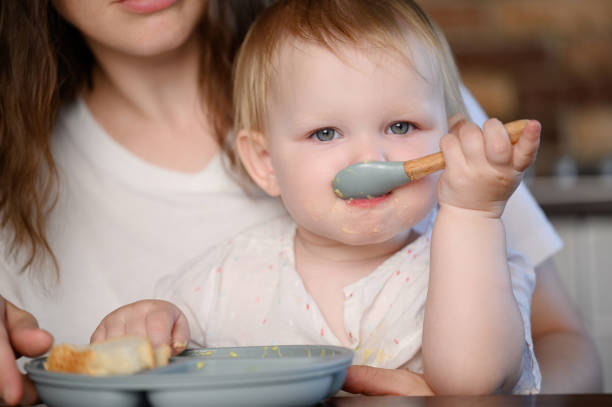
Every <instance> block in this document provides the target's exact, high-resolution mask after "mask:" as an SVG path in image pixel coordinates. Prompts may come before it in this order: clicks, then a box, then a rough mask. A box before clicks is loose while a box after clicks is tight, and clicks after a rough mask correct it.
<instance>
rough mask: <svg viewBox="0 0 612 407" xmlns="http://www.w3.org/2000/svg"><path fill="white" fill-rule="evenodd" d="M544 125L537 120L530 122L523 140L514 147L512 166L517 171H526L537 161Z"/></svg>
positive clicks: (524, 132)
mask: <svg viewBox="0 0 612 407" xmlns="http://www.w3.org/2000/svg"><path fill="white" fill-rule="evenodd" d="M541 131H542V125H541V124H540V123H539V122H538V121H537V120H530V121H529V123H527V125H526V126H525V129H524V130H523V134H522V135H521V138H520V139H519V141H518V142H517V143H516V145H515V146H514V153H513V155H512V166H513V167H514V169H515V170H517V171H524V170H525V169H527V167H529V166H530V165H531V164H532V163H533V161H534V160H535V156H536V153H537V152H538V146H539V145H540V132H541Z"/></svg>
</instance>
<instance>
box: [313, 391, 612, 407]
mask: <svg viewBox="0 0 612 407" xmlns="http://www.w3.org/2000/svg"><path fill="white" fill-rule="evenodd" d="M322 406H324V407H398V406H402V407H451V406H452V407H468V406H469V407H493V406H495V407H499V406H501V407H527V406H529V407H533V406H546V407H549V406H550V407H552V406H564V407H565V406H567V407H574V406H612V394H579V395H574V394H565V395H537V396H515V395H499V396H473V397H472V396H457V397H454V396H436V397H395V396H387V397H333V398H331V399H328V400H326V401H325V402H324V403H322Z"/></svg>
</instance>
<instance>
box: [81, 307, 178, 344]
mask: <svg viewBox="0 0 612 407" xmlns="http://www.w3.org/2000/svg"><path fill="white" fill-rule="evenodd" d="M128 335H137V336H146V337H148V338H149V340H150V341H151V344H152V345H153V347H157V346H159V345H163V344H167V345H169V346H170V347H171V348H172V353H173V354H174V355H176V354H179V353H181V352H182V351H183V350H185V348H186V347H187V343H188V342H189V326H188V323H187V319H186V318H185V315H184V314H183V313H182V312H181V310H180V309H178V307H177V306H176V305H174V304H172V303H170V302H168V301H162V300H143V301H137V302H134V303H132V304H128V305H124V306H123V307H121V308H118V309H116V310H115V311H113V312H111V313H110V314H108V315H107V316H106V317H104V319H103V320H102V322H100V325H98V327H97V328H96V330H95V331H94V333H93V335H92V336H91V342H92V343H93V342H99V341H103V340H106V339H111V338H117V337H120V336H128Z"/></svg>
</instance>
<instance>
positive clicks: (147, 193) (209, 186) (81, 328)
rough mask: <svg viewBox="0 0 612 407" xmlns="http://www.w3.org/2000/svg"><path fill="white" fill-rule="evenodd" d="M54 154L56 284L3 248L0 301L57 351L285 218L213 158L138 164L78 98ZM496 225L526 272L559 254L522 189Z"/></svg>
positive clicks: (65, 114) (46, 270)
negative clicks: (190, 169) (192, 264)
mask: <svg viewBox="0 0 612 407" xmlns="http://www.w3.org/2000/svg"><path fill="white" fill-rule="evenodd" d="M476 106H477V105H476ZM53 155H54V158H55V160H56V163H57V168H58V172H59V200H58V202H57V204H56V206H55V208H54V209H53V211H52V212H51V215H50V217H49V225H48V226H49V229H48V239H49V243H50V245H51V248H52V250H53V252H54V253H55V255H56V257H57V261H58V263H59V267H60V277H59V280H57V281H56V280H55V279H54V274H53V270H52V269H51V267H50V266H49V265H48V264H47V265H46V266H45V265H44V264H42V265H41V264H37V266H36V267H34V268H33V269H30V270H26V271H25V272H21V271H20V270H21V265H22V263H21V262H20V259H19V258H18V257H19V256H18V255H17V256H15V255H14V254H12V253H8V252H7V250H6V247H4V245H3V244H2V243H0V295H2V296H4V297H5V298H6V299H7V300H9V301H11V302H13V303H14V304H15V305H17V306H19V307H21V308H24V309H25V310H27V311H29V312H31V313H32V314H34V315H35V316H36V318H37V319H38V322H39V325H40V326H41V327H42V328H44V329H47V330H48V331H49V332H51V333H52V334H53V335H54V337H55V339H56V341H57V342H70V343H77V344H79V343H87V342H89V338H90V335H91V334H92V332H93V330H94V329H95V327H96V326H97V324H98V323H99V321H100V320H101V319H102V318H103V317H104V316H105V315H106V314H107V313H109V312H110V311H112V310H114V309H116V308H117V307H119V306H121V305H125V304H128V303H130V302H133V301H136V300H139V299H144V298H149V297H151V296H152V295H153V285H154V283H155V281H157V280H158V279H159V278H160V277H161V276H163V275H165V274H167V273H171V272H174V271H176V270H177V269H178V268H179V267H180V266H181V265H183V264H185V263H186V262H187V261H189V260H191V259H193V258H194V257H196V256H197V255H199V254H201V253H203V252H204V251H206V250H207V249H209V248H210V247H212V246H213V245H216V244H217V243H219V242H222V241H224V240H225V239H227V238H228V237H230V236H232V235H235V234H237V233H240V232H241V231H243V230H245V229H246V228H248V227H250V226H253V225H255V224H258V223H262V222H267V221H269V220H271V219H274V218H277V217H278V216H279V215H282V214H285V210H284V209H283V208H282V206H281V204H280V202H279V201H278V200H275V199H270V198H267V197H258V198H250V197H248V196H246V195H245V193H244V192H243V190H242V189H241V188H240V187H239V186H238V185H237V184H236V183H235V182H234V181H233V180H232V179H231V178H230V177H229V176H228V175H227V174H226V172H225V171H224V168H223V165H222V163H221V157H220V156H217V157H215V158H213V160H212V161H211V162H210V163H209V164H208V165H207V167H206V168H205V169H204V170H202V171H201V172H199V173H195V174H185V173H179V172H175V171H171V170H166V169H162V168H159V167H156V166H154V165H152V164H149V163H147V162H145V161H143V160H141V159H139V158H138V157H136V156H134V155H133V154H131V153H130V152H129V151H127V150H126V149H124V148H123V147H122V146H121V145H119V144H118V143H116V142H115V141H114V140H113V139H112V138H111V137H109V136H108V134H106V133H105V132H104V130H103V129H102V128H101V126H100V125H99V124H98V123H96V121H95V120H94V118H93V117H92V115H91V113H90V111H89V110H88V108H87V106H86V105H85V103H84V101H83V100H81V99H78V100H77V101H76V102H75V103H74V104H72V105H69V106H66V107H65V108H64V109H63V111H62V113H61V117H60V119H59V121H58V124H57V126H56V130H55V134H54V137H53ZM503 218H504V221H505V224H506V227H507V234H508V241H509V246H510V247H513V248H514V249H516V250H518V251H520V252H522V253H523V254H525V255H526V257H527V258H528V259H529V260H530V261H531V262H532V263H533V264H538V263H540V262H541V261H542V260H543V259H546V258H548V257H550V256H551V255H552V254H553V253H554V252H556V251H557V250H558V249H559V248H560V247H561V242H560V240H559V237H558V236H557V234H556V233H555V231H554V230H553V229H552V227H551V225H550V224H549V223H548V221H547V220H546V218H545V217H544V215H543V214H542V212H541V210H540V208H539V207H538V206H537V204H536V203H535V201H534V200H533V198H532V197H531V195H530V194H529V192H528V191H527V189H526V188H525V187H523V186H521V187H520V188H519V189H518V190H517V191H516V192H515V193H514V195H513V196H512V198H511V199H510V201H509V203H508V205H507V207H506V211H505V213H504V217H503ZM4 240H5V241H6V239H4ZM18 254H19V253H18ZM16 257H17V258H16Z"/></svg>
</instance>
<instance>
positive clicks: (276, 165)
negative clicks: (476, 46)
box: [92, 0, 540, 394]
mask: <svg viewBox="0 0 612 407" xmlns="http://www.w3.org/2000/svg"><path fill="white" fill-rule="evenodd" d="M234 89H235V95H234V96H235V100H236V103H235V106H236V115H235V119H236V123H235V124H236V126H235V129H236V131H235V137H234V139H233V144H232V152H233V153H234V155H237V156H238V157H239V160H238V159H236V160H235V161H236V163H237V167H238V168H237V169H238V172H246V173H247V174H248V176H249V177H250V179H251V180H252V181H253V182H254V183H255V184H256V185H257V186H259V187H260V188H261V189H262V190H263V191H265V192H266V193H268V194H269V195H271V196H279V197H280V198H281V199H282V201H283V203H284V205H285V207H286V209H287V211H288V213H289V215H290V217H289V216H288V217H286V218H282V219H279V220H277V221H276V222H273V223H267V224H265V225H261V226H259V227H256V228H254V229H252V230H250V231H247V232H245V233H243V234H241V235H239V236H236V237H235V238H233V239H231V240H230V241H228V242H227V243H226V244H224V245H222V246H220V247H218V248H217V249H216V250H214V251H212V252H209V253H205V254H204V255H203V256H202V257H200V258H199V259H197V260H195V261H193V262H192V263H191V264H190V265H189V266H188V267H187V268H185V269H184V270H181V272H180V273H178V274H176V275H173V276H170V277H168V278H166V279H165V280H163V281H161V282H160V283H159V285H158V287H159V298H160V299H158V300H145V301H140V302H137V303H134V304H130V305H127V306H125V307H122V308H120V309H118V310H116V311H114V312H113V313H111V314H109V315H108V316H107V317H106V318H105V319H104V320H103V321H102V322H101V324H100V325H99V327H98V328H97V330H96V332H95V333H94V335H93V336H92V340H94V341H96V340H101V339H106V338H109V337H114V336H120V335H125V334H143V335H149V336H150V337H151V338H152V340H153V342H154V343H159V342H165V343H172V344H173V345H174V347H175V349H176V350H180V349H178V348H183V347H184V346H185V345H186V344H187V342H188V341H190V342H191V343H192V344H193V345H194V346H246V345H282V344H331V345H342V346H345V347H348V348H351V349H353V350H354V351H355V359H354V363H356V364H367V365H370V366H375V367H384V368H389V369H409V370H410V371H412V372H416V373H419V374H423V377H424V380H425V382H426V383H427V385H428V386H429V387H430V388H431V389H432V390H433V391H434V392H436V393H441V394H471V393H491V392H496V391H505V392H516V393H529V392H537V391H538V390H539V386H540V373H539V369H538V365H537V362H536V360H535V357H534V354H533V347H532V340H531V337H530V326H529V312H530V299H531V293H532V290H533V287H534V284H535V277H534V272H533V269H532V267H531V266H530V265H529V264H527V263H526V261H525V260H524V259H523V257H521V256H519V255H517V254H515V253H511V252H510V253H509V252H508V251H507V249H506V243H505V231H504V225H503V223H502V221H501V220H500V216H501V214H502V212H503V210H504V206H505V204H506V201H507V200H508V198H509V197H510V195H511V194H512V193H513V191H514V190H515V188H516V187H517V186H518V184H519V182H520V180H521V176H522V173H523V171H524V170H525V169H526V168H527V167H528V166H529V165H530V164H531V163H532V162H533V161H534V159H535V155H536V152H537V148H538V144H539V137H540V125H539V123H537V122H536V121H529V123H528V124H527V126H526V128H525V130H524V132H523V134H522V137H521V138H520V140H519V141H518V143H517V144H515V145H512V144H511V143H510V142H509V139H508V135H507V133H506V131H505V129H504V127H503V126H502V124H501V123H500V122H499V121H497V120H489V121H488V122H486V124H485V125H484V128H483V129H482V130H481V129H480V128H479V127H478V126H476V125H474V124H471V123H468V122H466V121H465V120H464V119H463V117H464V107H463V102H462V99H461V96H460V93H459V75H458V73H457V69H456V67H455V64H454V62H453V58H452V55H451V54H450V51H449V50H448V46H447V43H446V41H445V39H444V38H443V35H442V34H441V32H440V31H439V30H438V29H437V28H436V26H435V25H434V24H433V23H432V22H431V21H430V20H429V19H428V17H427V16H426V15H425V14H424V13H423V11H422V10H421V9H420V8H419V7H418V6H417V5H416V4H415V3H414V2H413V1H410V0H308V1H305V0H281V1H278V2H275V3H274V5H273V6H271V7H270V8H268V9H267V10H266V11H265V12H264V13H263V14H262V15H261V16H260V17H259V18H258V20H257V21H256V23H255V24H254V25H253V27H252V28H251V30H250V32H249V34H248V36H247V38H246V40H245V42H244V44H243V45H242V48H241V50H240V55H239V58H238V60H237V66H236V71H235V87H234ZM438 149H441V150H442V152H443V154H444V157H445V160H446V169H445V170H444V171H443V172H442V173H437V174H434V175H429V176H427V177H425V178H423V179H420V180H418V181H416V182H413V183H410V184H408V185H406V186H404V187H401V188H398V189H396V190H394V191H392V192H391V193H389V194H387V195H384V196H382V197H377V198H374V199H353V200H342V199H340V198H339V197H337V196H336V195H335V193H334V190H333V188H332V180H333V179H334V176H335V175H336V173H338V171H340V170H342V169H343V168H345V167H346V166H347V165H350V164H354V163H357V162H361V161H367V160H376V161H404V160H409V159H414V158H418V157H421V156H424V155H427V154H431V153H433V152H435V151H437V150H438Z"/></svg>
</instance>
